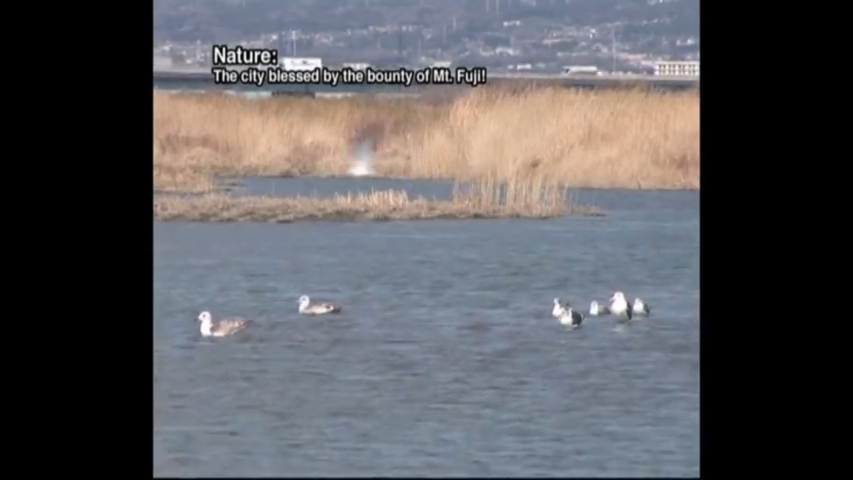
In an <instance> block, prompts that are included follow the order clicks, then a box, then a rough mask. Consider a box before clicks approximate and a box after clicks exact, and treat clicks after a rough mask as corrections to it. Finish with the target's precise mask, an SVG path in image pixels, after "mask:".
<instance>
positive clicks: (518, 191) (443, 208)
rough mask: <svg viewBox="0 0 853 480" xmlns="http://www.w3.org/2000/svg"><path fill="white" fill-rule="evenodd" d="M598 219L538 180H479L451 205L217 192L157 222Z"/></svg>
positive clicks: (162, 204)
mask: <svg viewBox="0 0 853 480" xmlns="http://www.w3.org/2000/svg"><path fill="white" fill-rule="evenodd" d="M572 214H574V215H578V214H580V215H598V214H600V213H599V212H597V211H596V210H594V209H592V208H585V207H577V206H574V205H572V204H571V201H570V199H569V198H567V196H566V190H565V189H560V188H557V187H553V186H550V187H543V186H541V185H538V184H537V183H536V182H535V181H534V182H531V183H527V184H524V185H511V186H510V187H509V188H507V187H501V186H500V185H499V184H498V183H497V182H493V181H488V180H486V181H480V182H477V183H473V184H469V185H457V187H456V188H454V192H453V197H452V199H451V200H427V199H425V198H423V197H417V198H414V199H412V198H409V195H408V194H407V193H406V192H405V191H398V190H382V191H373V192H371V193H359V194H355V195H353V194H347V195H340V194H338V195H336V196H334V197H332V198H319V197H316V196H314V197H308V196H295V197H231V196H228V195H222V194H217V193H211V194H205V195H201V196H194V197H173V196H168V197H161V198H157V199H155V200H154V219H155V220H160V221H170V220H185V221H196V222H233V221H253V222H279V223H284V222H294V221H300V220H337V221H358V220H372V221H380V220H416V219H438V218H456V219H463V218H506V217H524V218H551V217H556V216H563V215H572Z"/></svg>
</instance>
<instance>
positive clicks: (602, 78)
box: [153, 69, 699, 92]
mask: <svg viewBox="0 0 853 480" xmlns="http://www.w3.org/2000/svg"><path fill="white" fill-rule="evenodd" d="M153 77H154V78H153V80H154V87H155V88H164V89H179V90H182V89H203V88H204V89H217V88H222V89H233V88H235V87H236V88H237V89H252V90H293V89H299V90H317V91H340V92H345V91H353V92H358V91H365V90H374V91H379V90H399V89H402V88H403V87H401V86H399V85H339V86H337V87H331V86H328V85H314V84H312V85H295V84H272V85H264V86H263V87H260V88H258V87H254V86H245V85H216V84H214V83H213V74H211V72H210V70H209V69H162V70H154V75H153ZM487 80H488V82H489V83H517V84H524V83H527V84H548V85H559V86H563V87H567V88H569V87H578V88H627V87H635V86H640V85H642V86H648V87H651V88H653V89H660V90H686V89H691V88H697V89H698V88H699V79H698V78H696V77H664V76H656V75H598V76H584V75H566V74H536V73H503V72H501V73H499V72H489V73H488V77H487ZM420 86H421V85H418V87H420Z"/></svg>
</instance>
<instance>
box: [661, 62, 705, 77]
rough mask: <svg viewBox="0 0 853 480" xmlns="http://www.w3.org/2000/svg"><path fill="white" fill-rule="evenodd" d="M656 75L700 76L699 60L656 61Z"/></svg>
mask: <svg viewBox="0 0 853 480" xmlns="http://www.w3.org/2000/svg"><path fill="white" fill-rule="evenodd" d="M655 75H661V76H666V77H698V76H699V62H655Z"/></svg>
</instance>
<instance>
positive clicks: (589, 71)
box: [563, 65, 601, 75]
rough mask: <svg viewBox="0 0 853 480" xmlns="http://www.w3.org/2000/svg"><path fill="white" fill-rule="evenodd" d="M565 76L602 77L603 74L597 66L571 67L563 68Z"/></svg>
mask: <svg viewBox="0 0 853 480" xmlns="http://www.w3.org/2000/svg"><path fill="white" fill-rule="evenodd" d="M563 74H564V75H600V74H601V73H600V72H599V70H598V67H596V66H588V65H569V66H565V67H563Z"/></svg>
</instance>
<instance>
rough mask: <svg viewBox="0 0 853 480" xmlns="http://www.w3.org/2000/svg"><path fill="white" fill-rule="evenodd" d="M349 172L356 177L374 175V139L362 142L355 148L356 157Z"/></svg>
mask: <svg viewBox="0 0 853 480" xmlns="http://www.w3.org/2000/svg"><path fill="white" fill-rule="evenodd" d="M348 173H349V174H350V175H352V176H354V177H366V176H372V175H374V171H373V139H367V140H365V141H363V142H361V143H360V144H359V145H358V147H356V150H355V159H354V160H353V162H352V165H351V166H350V169H349V171H348Z"/></svg>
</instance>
